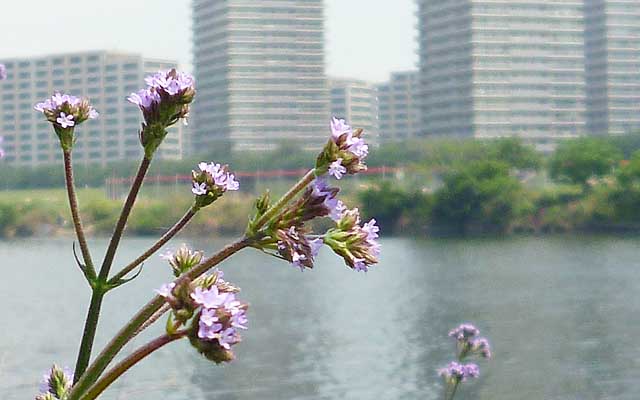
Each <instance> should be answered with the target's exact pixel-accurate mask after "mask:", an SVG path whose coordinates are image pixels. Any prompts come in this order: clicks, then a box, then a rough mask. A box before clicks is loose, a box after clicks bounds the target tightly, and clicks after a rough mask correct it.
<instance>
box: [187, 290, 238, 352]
mask: <svg viewBox="0 0 640 400" xmlns="http://www.w3.org/2000/svg"><path fill="white" fill-rule="evenodd" d="M191 298H192V299H193V301H194V302H195V303H196V304H198V305H199V306H200V307H201V311H200V316H199V320H198V333H197V335H198V338H199V339H201V340H204V341H208V342H215V343H216V344H217V345H219V346H220V347H221V348H223V349H225V350H230V349H231V346H233V345H235V344H237V343H239V342H240V340H241V337H240V334H239V332H238V330H239V329H247V323H248V319H247V308H248V305H247V304H246V303H242V302H240V301H238V300H237V298H236V295H235V293H233V292H223V291H221V290H220V289H219V287H218V286H217V285H213V286H211V288H209V289H203V288H200V287H198V288H196V289H195V290H194V292H193V293H192V294H191Z"/></svg>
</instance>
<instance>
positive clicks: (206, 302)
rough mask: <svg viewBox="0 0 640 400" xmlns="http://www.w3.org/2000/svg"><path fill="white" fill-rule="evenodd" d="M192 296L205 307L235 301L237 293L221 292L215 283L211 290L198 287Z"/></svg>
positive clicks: (215, 306) (213, 306) (214, 306)
mask: <svg viewBox="0 0 640 400" xmlns="http://www.w3.org/2000/svg"><path fill="white" fill-rule="evenodd" d="M191 298H192V299H193V300H194V301H195V302H196V303H197V304H199V305H201V306H203V307H204V308H218V307H221V306H224V305H225V304H226V303H229V302H232V301H234V300H235V295H234V294H233V293H220V292H219V290H218V287H217V286H216V285H213V286H212V287H211V289H209V290H203V289H202V288H199V287H198V288H196V289H195V291H194V292H193V293H192V294H191Z"/></svg>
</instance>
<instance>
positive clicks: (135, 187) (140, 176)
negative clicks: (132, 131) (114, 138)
mask: <svg viewBox="0 0 640 400" xmlns="http://www.w3.org/2000/svg"><path fill="white" fill-rule="evenodd" d="M150 165H151V159H150V158H147V157H144V158H143V159H142V162H141V163H140V167H139V168H138V173H137V174H136V177H135V179H134V181H133V184H132V185H131V190H129V195H128V196H127V200H126V201H125V202H124V206H123V207H122V212H121V213H120V218H118V222H117V223H116V228H115V230H114V232H113V236H111V241H110V242H109V247H108V248H107V253H106V255H105V256H104V261H103V262H102V266H101V267H100V275H99V279H100V280H101V281H103V282H106V281H107V280H108V278H109V270H110V269H111V264H113V258H114V257H115V255H116V250H118V245H119V244H120V239H122V233H123V232H124V228H125V226H126V224H127V220H128V219H129V215H130V214H131V210H132V209H133V205H134V203H135V202H136V198H137V197H138V192H140V188H141V187H142V183H143V181H144V177H145V176H146V174H147V171H148V170H149V166H150Z"/></svg>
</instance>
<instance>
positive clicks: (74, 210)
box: [62, 150, 95, 276]
mask: <svg viewBox="0 0 640 400" xmlns="http://www.w3.org/2000/svg"><path fill="white" fill-rule="evenodd" d="M62 155H63V158H64V177H65V182H66V186H67V197H68V198H69V208H70V209H71V218H72V219H73V227H74V229H75V231H76V236H77V237H78V243H79V245H80V251H81V252H82V259H83V261H84V268H86V269H87V270H88V271H90V273H92V274H93V275H94V276H95V269H94V266H93V261H92V259H91V253H90V252H89V245H88V244H87V239H86V238H85V236H84V228H83V227H82V219H81V218H80V210H79V207H78V198H77V196H76V187H75V183H74V179H73V165H72V162H71V150H63V151H62ZM85 275H86V274H85Z"/></svg>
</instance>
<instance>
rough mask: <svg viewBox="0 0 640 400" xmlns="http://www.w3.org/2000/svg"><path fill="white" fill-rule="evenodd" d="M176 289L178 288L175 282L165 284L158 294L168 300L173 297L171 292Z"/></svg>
mask: <svg viewBox="0 0 640 400" xmlns="http://www.w3.org/2000/svg"><path fill="white" fill-rule="evenodd" d="M175 287H176V284H175V283H173V282H170V283H165V284H164V285H162V286H160V287H159V288H158V289H156V293H158V294H159V295H160V296H162V297H164V298H167V297H170V296H171V292H172V291H173V289H174V288H175Z"/></svg>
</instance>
